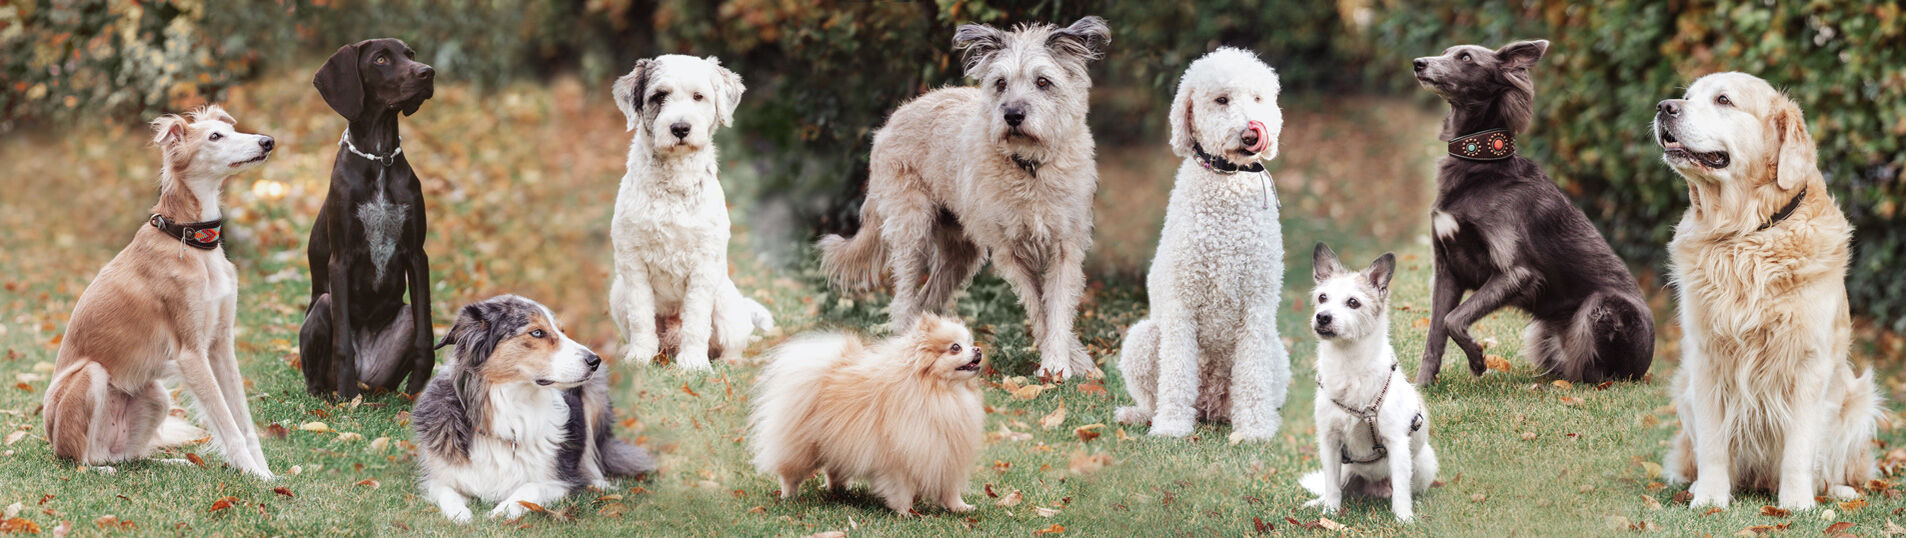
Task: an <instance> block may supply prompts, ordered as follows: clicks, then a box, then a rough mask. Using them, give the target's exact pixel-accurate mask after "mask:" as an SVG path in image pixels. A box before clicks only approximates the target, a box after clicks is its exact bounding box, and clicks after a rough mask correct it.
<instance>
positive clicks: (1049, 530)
mask: <svg viewBox="0 0 1906 538" xmlns="http://www.w3.org/2000/svg"><path fill="white" fill-rule="evenodd" d="M1065 531H1066V526H1065V525H1060V524H1058V523H1053V524H1052V526H1050V527H1046V528H1043V529H1039V530H1036V531H1032V533H1033V534H1059V533H1063V532H1065Z"/></svg>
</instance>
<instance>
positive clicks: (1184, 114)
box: [1117, 48, 1290, 439]
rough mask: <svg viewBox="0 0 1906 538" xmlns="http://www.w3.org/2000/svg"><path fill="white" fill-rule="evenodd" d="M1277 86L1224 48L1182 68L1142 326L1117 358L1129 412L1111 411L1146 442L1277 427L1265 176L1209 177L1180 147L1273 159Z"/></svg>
mask: <svg viewBox="0 0 1906 538" xmlns="http://www.w3.org/2000/svg"><path fill="white" fill-rule="evenodd" d="M1278 88H1279V87H1278V81H1277V73H1276V72H1275V71H1273V70H1272V69H1271V68H1270V66H1267V65H1264V63H1263V62H1261V61H1259V60H1258V59H1257V56H1256V55H1254V54H1252V53H1251V52H1249V51H1245V50H1242V49H1234V48H1221V49H1218V50H1217V51H1215V52H1212V53H1210V54H1207V55H1205V57H1203V58H1200V59H1199V60H1198V61H1196V62H1192V64H1191V67H1190V68H1188V69H1186V70H1185V75H1184V79H1183V80H1182V81H1180V82H1179V84H1178V94H1177V97H1176V98H1174V99H1172V105H1171V113H1170V114H1171V115H1170V124H1171V149H1172V153H1174V154H1176V155H1178V156H1180V157H1183V158H1184V163H1183V164H1181V165H1179V167H1178V177H1177V180H1176V183H1175V184H1174V185H1173V187H1172V191H1171V202H1170V205H1169V207H1168V209H1167V210H1166V213H1165V229H1164V232H1163V233H1162V234H1161V235H1160V237H1159V241H1158V252H1157V254H1156V255H1155V256H1154V257H1153V258H1152V265H1151V273H1150V274H1149V275H1147V278H1146V289H1147V290H1148V292H1149V293H1150V295H1151V317H1150V318H1147V319H1145V320H1141V321H1139V322H1138V323H1137V324H1136V325H1133V326H1132V328H1131V329H1130V330H1129V331H1128V332H1127V334H1126V337H1125V346H1124V349H1123V350H1122V351H1121V352H1120V355H1119V361H1118V367H1119V372H1120V373H1121V374H1122V375H1123V376H1124V379H1125V388H1126V390H1127V391H1129V392H1130V393H1131V395H1132V400H1133V401H1134V402H1135V403H1136V405H1134V406H1131V407H1121V408H1119V410H1118V413H1117V415H1118V416H1117V418H1118V420H1119V421H1120V422H1125V423H1130V424H1140V423H1144V422H1145V421H1147V420H1150V421H1151V423H1152V427H1151V433H1152V434H1153V435H1164V436H1173V437H1179V436H1184V435H1188V434H1190V433H1191V430H1192V426H1193V425H1194V423H1195V421H1196V420H1198V419H1204V420H1229V421H1231V422H1232V423H1233V424H1235V425H1236V426H1237V434H1238V435H1239V436H1241V437H1243V438H1247V439H1269V438H1271V436H1273V435H1275V434H1276V433H1277V429H1278V427H1279V425H1280V424H1281V423H1282V417H1281V415H1280V414H1279V411H1278V410H1279V409H1281V408H1282V407H1283V406H1284V399H1285V393H1286V392H1287V391H1288V390H1289V386H1290V357H1289V356H1288V355H1287V354H1286V351H1285V349H1284V342H1283V339H1282V338H1281V337H1279V336H1278V331H1277V306H1278V299H1279V297H1278V291H1279V290H1282V289H1283V281H1284V262H1283V259H1284V239H1283V232H1282V230H1281V228H1280V227H1279V225H1278V221H1277V216H1278V210H1277V206H1276V204H1275V203H1274V202H1272V201H1270V200H1268V198H1269V197H1270V196H1271V194H1270V192H1269V189H1270V185H1269V183H1270V178H1269V177H1268V174H1264V175H1260V174H1257V173H1250V172H1239V173H1234V174H1222V173H1218V172H1215V171H1212V170H1210V169H1207V168H1205V167H1204V166H1202V165H1201V164H1200V162H1199V161H1198V160H1197V158H1196V157H1195V156H1194V155H1195V153H1194V151H1193V147H1192V146H1193V143H1194V141H1195V142H1196V144H1197V145H1198V146H1199V147H1202V148H1204V149H1205V151H1208V152H1212V153H1213V154H1215V155H1218V156H1220V157H1222V158H1224V159H1227V160H1230V161H1232V162H1234V163H1236V164H1240V165H1246V164H1250V163H1253V162H1257V161H1259V160H1270V159H1272V158H1275V157H1277V135H1278V133H1279V132H1280V131H1282V126H1283V114H1282V112H1281V111H1279V110H1278V108H1277V95H1278ZM1219 99H1223V100H1224V101H1225V103H1223V104H1220V103H1218V102H1217V100H1219ZM1253 122H1256V123H1257V124H1258V125H1260V126H1261V129H1253V126H1252V123H1253ZM1259 131H1263V132H1259ZM1247 139H1248V140H1250V141H1252V143H1249V144H1247V143H1246V142H1245V140H1247Z"/></svg>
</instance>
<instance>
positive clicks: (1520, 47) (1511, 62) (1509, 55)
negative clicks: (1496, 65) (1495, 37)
mask: <svg viewBox="0 0 1906 538" xmlns="http://www.w3.org/2000/svg"><path fill="white" fill-rule="evenodd" d="M1548 52H1549V41H1548V40H1546V39H1537V40H1533V41H1517V42H1514V43H1510V44H1507V45H1503V46H1502V48H1500V49H1496V59H1497V60H1499V61H1501V62H1502V64H1501V65H1502V69H1503V70H1505V71H1507V70H1515V69H1528V68H1529V66H1531V65H1535V61H1536V60H1540V59H1542V55H1543V54H1547V53H1548Z"/></svg>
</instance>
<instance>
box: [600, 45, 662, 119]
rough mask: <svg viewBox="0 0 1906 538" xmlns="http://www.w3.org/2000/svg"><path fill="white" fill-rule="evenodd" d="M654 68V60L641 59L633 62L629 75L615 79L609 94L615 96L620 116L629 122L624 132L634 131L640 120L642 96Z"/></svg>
mask: <svg viewBox="0 0 1906 538" xmlns="http://www.w3.org/2000/svg"><path fill="white" fill-rule="evenodd" d="M654 67H655V60H651V59H648V58H643V59H640V60H636V61H635V68H634V69H630V70H629V74H627V75H622V78H618V79H615V86H613V87H611V89H610V91H609V93H610V94H611V95H614V96H615V107H616V108H619V109H622V116H623V117H624V118H627V119H628V120H629V124H628V126H627V127H624V128H623V130H625V131H633V130H635V122H636V121H638V120H640V119H641V118H642V94H643V93H645V92H647V91H648V88H649V72H650V71H652V70H653V68H654Z"/></svg>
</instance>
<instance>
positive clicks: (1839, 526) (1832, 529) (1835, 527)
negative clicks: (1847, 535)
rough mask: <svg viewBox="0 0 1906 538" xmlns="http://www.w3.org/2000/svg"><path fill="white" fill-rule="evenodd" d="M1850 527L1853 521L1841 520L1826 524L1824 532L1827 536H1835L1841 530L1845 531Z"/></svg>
mask: <svg viewBox="0 0 1906 538" xmlns="http://www.w3.org/2000/svg"><path fill="white" fill-rule="evenodd" d="M1851 528H1853V522H1851V521H1841V522H1839V523H1834V524H1832V525H1827V530H1826V531H1825V532H1826V535H1827V536H1835V535H1838V534H1840V533H1842V532H1846V530H1847V529H1851Z"/></svg>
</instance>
